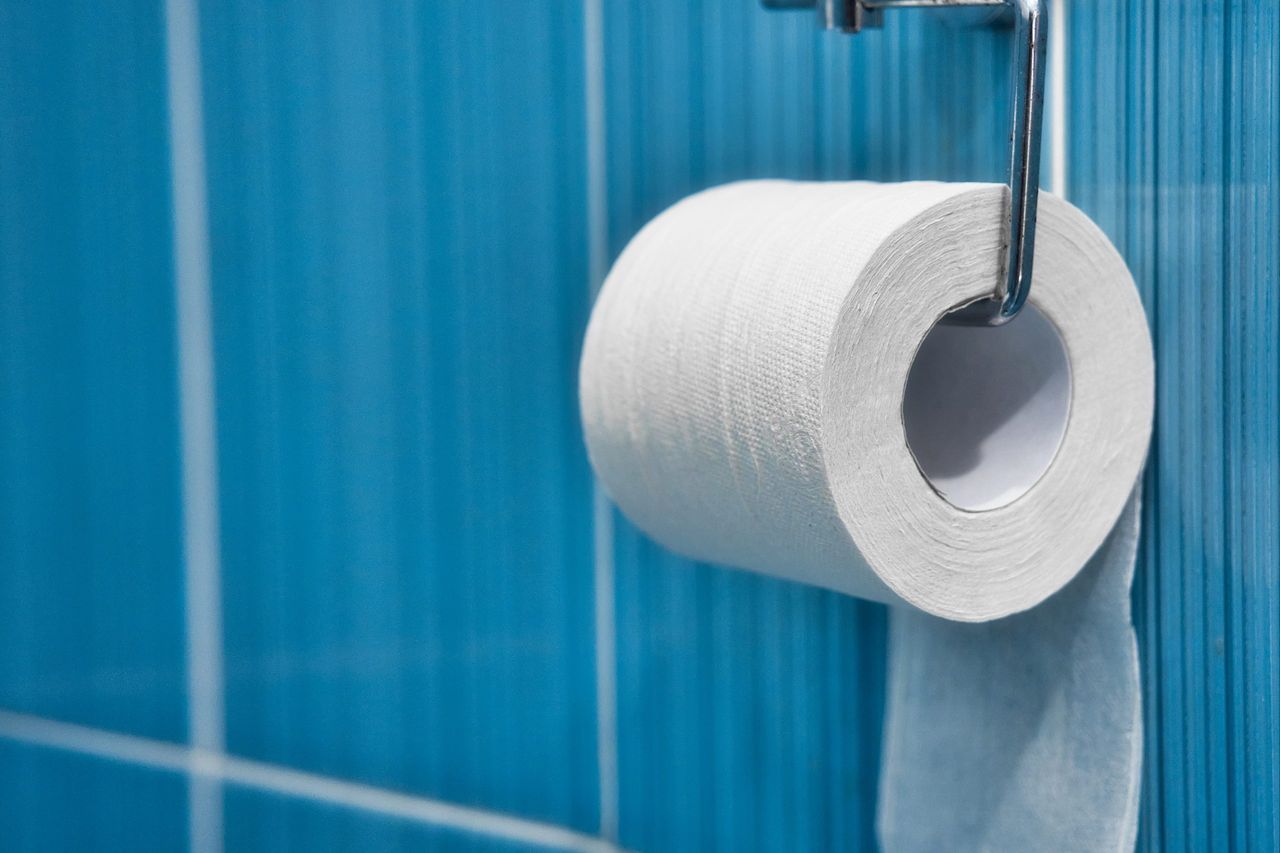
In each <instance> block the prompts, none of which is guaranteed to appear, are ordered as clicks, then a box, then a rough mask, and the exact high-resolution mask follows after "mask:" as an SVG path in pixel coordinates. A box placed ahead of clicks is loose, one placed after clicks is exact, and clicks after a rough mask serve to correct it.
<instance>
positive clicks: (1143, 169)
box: [1069, 0, 1280, 851]
mask: <svg viewBox="0 0 1280 853" xmlns="http://www.w3.org/2000/svg"><path fill="white" fill-rule="evenodd" d="M1070 9H1071V40H1072V42H1071V44H1072V48H1071V50H1072V66H1071V67H1072V76H1071V81H1070V98H1071V102H1070V103H1071V114H1072V117H1073V122H1072V125H1071V139H1070V151H1071V162H1070V180H1069V186H1070V192H1071V196H1072V199H1073V200H1074V201H1075V202H1076V203H1077V204H1079V205H1080V206H1081V207H1082V208H1083V209H1084V210H1085V211H1086V212H1088V213H1089V214H1090V215H1091V216H1093V217H1094V218H1095V219H1096V220H1097V221H1098V222H1099V224H1101V225H1102V227H1103V229H1104V230H1106V231H1107V233H1108V234H1109V235H1111V237H1112V239H1113V240H1115V242H1116V244H1117V245H1118V246H1119V247H1120V249H1121V251H1122V252H1123V254H1124V255H1125V257H1126V259H1127V260H1128V262H1129V265H1130V268H1131V269H1132V270H1133V272H1134V276H1135V278H1136V279H1137V281H1138V286H1139V288H1140V289H1141V290H1142V293H1143V298H1144V300H1145V301H1146V305H1147V311H1148V314H1149V316H1150V319H1151V323H1152V331H1153V335H1154V338H1155V344H1156V365H1157V385H1158V388H1157V411H1156V437H1155V444H1154V446H1153V451H1152V457H1151V461H1150V463H1149V465H1148V470H1147V478H1146V489H1147V500H1146V506H1145V509H1146V512H1145V517H1144V519H1143V527H1144V532H1143V548H1142V552H1141V555H1140V557H1139V570H1138V580H1137V585H1136V588H1135V611H1136V612H1135V617H1136V620H1137V622H1138V626H1139V643H1140V646H1141V652H1142V664H1143V676H1144V681H1145V686H1146V689H1145V701H1146V707H1145V709H1144V710H1145V715H1146V718H1145V724H1146V731H1147V745H1146V765H1145V775H1144V779H1143V812H1142V831H1141V839H1140V845H1139V846H1140V847H1141V848H1142V849H1144V850H1171V851H1176V850H1276V849H1280V824H1278V823H1277V816H1276V811H1277V805H1276V804H1277V803H1278V802H1280V787H1278V785H1280V752H1278V751H1277V749H1278V745H1280V736H1278V733H1280V674H1278V673H1277V663H1278V661H1280V649H1278V645H1280V619H1278V609H1280V438H1278V437H1277V426H1276V425H1277V423H1278V422H1280V370H1278V368H1277V364H1278V360H1277V352H1278V349H1277V345H1278V341H1280V320H1278V316H1280V313H1278V309H1277V305H1278V303H1277V295H1276V283H1277V281H1278V280H1280V141H1278V140H1280V9H1278V8H1277V6H1276V4H1275V3H1273V2H1270V0H1248V1H1247V2H1243V1H1242V2H1229V3H1220V4H1211V5H1210V6H1205V5H1204V4H1200V3H1191V2H1173V3H1158V2H1146V3H1136V4H1110V3H1103V2H1076V3H1072V4H1071V5H1070ZM1086 57H1089V59H1086Z"/></svg>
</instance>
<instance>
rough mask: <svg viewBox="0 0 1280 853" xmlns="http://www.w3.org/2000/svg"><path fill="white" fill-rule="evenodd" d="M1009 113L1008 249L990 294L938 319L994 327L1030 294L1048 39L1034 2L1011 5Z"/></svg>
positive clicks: (1010, 316) (1023, 0) (1014, 312)
mask: <svg viewBox="0 0 1280 853" xmlns="http://www.w3.org/2000/svg"><path fill="white" fill-rule="evenodd" d="M1013 5H1014V7H1015V10H1016V11H1017V14H1018V24H1017V27H1018V32H1017V36H1016V38H1015V39H1014V68H1015V73H1014V111H1013V134H1012V137H1011V143H1012V144H1011V152H1010V158H1009V214H1008V232H1009V233H1008V247H1007V250H1006V254H1005V263H1004V270H1003V275H1002V277H1001V281H1000V283H999V286H998V287H997V289H996V292H995V295H994V296H992V297H989V298H986V299H981V300H978V301H977V302H973V303H970V304H969V305H966V306H964V307H963V308H961V309H959V310H957V311H953V312H951V313H950V314H948V315H947V316H946V317H945V318H944V320H945V321H946V322H948V323H952V324H958V325H976V326H998V325H1000V324H1002V323H1006V322H1008V321H1009V320H1012V319H1013V318H1014V317H1015V316H1017V314H1018V312H1019V311H1020V310H1022V306H1023V305H1024V304H1026V301H1027V296H1028V295H1029V294H1030V293H1031V277H1032V272H1033V264H1034V261H1035V240H1036V213H1037V208H1038V204H1039V198H1040V139H1041V131H1042V129H1043V125H1044V76H1045V45H1046V44H1047V42H1048V38H1047V36H1048V34H1047V32H1046V28H1045V19H1044V15H1043V14H1042V10H1041V7H1040V2H1039V0H1015V2H1014V4H1013Z"/></svg>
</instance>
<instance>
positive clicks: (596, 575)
mask: <svg viewBox="0 0 1280 853" xmlns="http://www.w3.org/2000/svg"><path fill="white" fill-rule="evenodd" d="M603 15H604V8H603V5H602V3H601V0H583V14H582V27H583V38H582V50H583V81H584V82H583V100H584V104H583V106H584V114H585V118H586V121H585V123H584V125H585V129H586V146H585V148H586V160H587V187H586V188H587V253H588V262H587V270H588V277H589V282H588V284H589V287H590V292H591V295H592V297H593V298H594V296H595V294H596V292H597V291H598V290H599V288H600V285H601V284H602V283H603V282H604V277H605V272H606V269H607V266H608V262H609V258H608V254H609V245H608V239H609V237H608V221H607V217H608V185H607V180H608V176H607V173H606V165H607V164H606V162H605V157H606V145H607V140H606V138H605V136H606V131H605V120H606V112H605V110H606V107H605V81H604V19H603ZM591 497H592V527H593V537H592V544H593V553H592V558H593V572H592V575H593V581H594V586H595V653H596V658H595V667H596V768H597V774H598V776H599V787H600V834H601V836H603V837H604V838H606V839H609V840H610V841H616V840H617V838H618V677H617V620H616V619H615V616H614V613H615V606H616V603H615V600H614V596H615V591H614V589H615V585H614V566H613V549H614V541H613V540H614V537H613V507H612V506H611V505H610V503H609V499H608V498H607V497H606V496H605V494H604V492H603V491H602V490H601V488H600V484H599V483H598V482H597V481H596V480H595V478H594V476H593V477H592V485H591Z"/></svg>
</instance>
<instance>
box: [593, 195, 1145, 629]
mask: <svg viewBox="0 0 1280 853" xmlns="http://www.w3.org/2000/svg"><path fill="white" fill-rule="evenodd" d="M1003 192H1004V190H1003V188H1002V187H996V186H989V185H963V184H941V183H910V184H896V185H893V184H870V183H825V184H815V183H808V184H806V183H792V182H785V181H754V182H744V183H738V184H731V185H728V186H723V187H718V188H715V189H712V190H708V191H706V192H703V193H699V194H698V195H695V196H692V197H690V198H688V199H685V200H684V201H682V202H680V203H679V204H676V205H675V206H674V207H672V208H671V209H669V210H667V211H666V212H665V213H663V214H662V215H660V216H659V217H658V218H657V219H655V220H654V221H653V222H651V223H650V224H649V225H647V226H646V227H645V228H644V229H643V230H642V231H641V232H640V233H639V234H638V235H637V236H636V237H635V239H634V240H632V242H631V244H630V245H629V246H628V247H627V249H626V251H625V252H623V254H622V256H621V257H620V258H619V259H618V262H617V264H616V265H615V267H614V269H613V271H612V272H611V273H610V275H609V277H608V279H607V281H606V282H605V285H604V287H603V289H602V291H601V294H600V297H599V300H598V301H597V304H596V306H595V309H594V311H593V314H592V317H591V322H590V324H589V326H588V329H587V336H586V343H585V345H584V351H583V356H582V369H581V402H582V419H583V425H584V427H585V434H586V442H587V447H588V450H589V453H590V457H591V461H592V464H593V465H594V467H595V470H596V472H597V474H598V475H599V478H600V480H601V482H602V483H603V485H604V487H605V489H606V490H607V492H608V493H609V494H610V496H612V498H613V499H614V500H615V501H616V502H617V504H618V506H619V507H620V508H621V509H622V510H623V512H624V513H625V514H626V515H627V516H628V517H629V518H630V519H631V520H632V521H633V522H634V523H635V524H637V525H638V526H639V527H640V528H641V529H642V530H644V531H645V532H646V533H648V534H649V535H651V536H652V537H653V538H655V539H657V540H658V541H659V542H661V543H663V544H665V545H667V546H668V547H670V548H672V549H673V550H675V551H677V552H680V553H682V554H685V555H687V556H689V557H692V558H695V559H698V560H704V561H708V562H715V563H723V564H727V565H731V566H737V567H741V568H746V569H751V570H754V571H758V572H764V573H767V574H771V575H777V576H781V577H787V578H792V579H795V580H799V581H803V582H806V583H811V584H816V585H818V586H823V587H828V588H830V589H835V590H839V591H841V592H846V593H850V594H852V595H856V596H859V597H862V598H868V599H873V600H877V601H883V602H887V603H890V604H909V605H911V606H913V607H916V608H919V609H920V610H923V611H926V612H928V613H932V614H935V615H938V616H942V617H945V618H947V619H954V620H962V621H984V620H988V619H993V618H997V617H1001V616H1005V615H1008V614H1011V613H1015V612H1018V611H1021V610H1025V609H1027V608H1030V607H1033V606H1034V605H1036V604H1038V603H1039V602H1041V601H1043V600H1044V599H1045V598H1046V597H1048V596H1049V595H1051V594H1052V593H1054V592H1056V591H1057V590H1058V589H1060V588H1062V586H1063V585H1064V584H1066V583H1067V582H1068V581H1069V580H1071V578H1072V577H1074V576H1075V574H1076V573H1077V572H1079V571H1080V569H1081V568H1082V567H1083V566H1084V564H1085V562H1086V561H1087V560H1088V559H1089V557H1090V556H1091V555H1092V554H1093V553H1094V551H1096V550H1097V549H1098V546H1099V545H1100V544H1101V543H1102V541H1103V539H1104V538H1105V537H1106V535H1107V534H1108V532H1109V531H1110V530H1111V528H1112V527H1113V525H1114V524H1115V521H1116V519H1117V517H1118V516H1119V515H1120V511H1121V509H1122V508H1123V506H1124V503H1125V500H1126V499H1127V498H1128V496H1129V493H1130V491H1131V490H1132V488H1133V484H1134V481H1135V479H1136V478H1137V475H1138V472H1139V470H1140V468H1141V466H1142V464H1143V460H1144V458H1145V455H1146V448H1147V442H1148V438H1149V434H1150V429H1151V409H1152V381H1153V380H1152V376H1153V368H1152V358H1151V343H1150V339H1149V336H1148V333H1147V327H1146V321H1145V317H1144V315H1143V311H1142V306H1141V303H1140V302H1139V299H1138V295H1137V292H1136V290H1135V289H1134V286H1133V283H1132V279H1131V277H1130V276H1129V273H1128V271H1127V270H1126V268H1125V265H1124V263H1123V261H1122V260H1121V258H1120V256H1119V255H1118V254H1117V253H1116V251H1115V249H1114V248H1112V246H1111V245H1110V243H1108V242H1107V240H1106V238H1105V237H1104V236H1103V235H1102V233H1101V232H1100V231H1099V230H1098V229H1097V228H1096V227H1095V226H1094V225H1093V224H1092V223H1091V222H1090V221H1089V220H1088V219H1087V218H1086V217H1085V216H1084V215H1083V214H1081V213H1080V212H1079V211H1077V210H1076V209H1075V208H1073V207H1071V206H1070V205H1068V204H1066V203H1065V202H1063V201H1061V200H1059V199H1057V198H1054V197H1052V196H1042V197H1041V203H1040V217H1039V230H1038V232H1037V238H1036V275H1035V281H1034V286H1033V289H1032V293H1031V302H1030V305H1031V308H1030V310H1027V311H1025V312H1024V314H1025V315H1026V316H1025V318H1024V317H1023V316H1020V317H1018V318H1017V319H1015V320H1014V322H1013V323H1011V324H1009V325H1008V326H1007V327H1004V328H1002V329H997V330H994V331H993V330H990V329H947V328H940V329H939V330H938V331H937V333H936V334H933V335H931V334H930V331H931V329H933V327H934V325H935V324H936V323H937V321H938V319H939V318H940V317H941V316H942V315H943V314H944V313H946V312H947V311H949V310H952V309H954V308H955V307H957V306H958V305H961V304H963V303H966V302H969V301H972V300H973V299H976V298H980V297H983V296H988V295H990V293H991V291H992V289H993V286H994V282H996V281H997V279H998V276H999V262H1000V258H1001V257H1002V252H1001V250H1000V245H1001V238H1002V235H1003V230H1004V226H1003V215H1002V212H1001V211H1002V209H1003V198H1004V196H1003ZM913 368H915V369H914V370H913ZM909 377H910V378H911V380H912V381H911V383H908V378H909ZM909 384H910V386H912V387H909ZM904 423H905V426H904ZM908 439H912V441H911V443H910V445H909V443H908ZM913 450H914V452H913ZM926 473H928V474H930V475H931V478H932V482H931V480H930V479H927V478H926V476H924V474H926Z"/></svg>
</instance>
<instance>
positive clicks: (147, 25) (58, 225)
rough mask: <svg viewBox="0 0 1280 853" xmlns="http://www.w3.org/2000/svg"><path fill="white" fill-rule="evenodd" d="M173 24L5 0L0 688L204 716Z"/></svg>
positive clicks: (154, 726) (113, 721) (126, 725)
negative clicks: (183, 513) (178, 343)
mask: <svg viewBox="0 0 1280 853" xmlns="http://www.w3.org/2000/svg"><path fill="white" fill-rule="evenodd" d="M166 139H167V136H166V112H165V79H164V25H163V19H162V17H161V10H160V8H159V6H158V5H157V4H156V3H153V2H147V3H142V2H121V3H108V4H102V3H93V2H58V3H44V2H35V3H5V4H3V5H2V6H0V706H3V707H5V708H8V709H12V710H20V711H25V712H29V713H33V714H41V715H45V716H49V717H56V718H59V719H65V720H72V721H76V722H81V723H88V724H93V725H99V726H104V727H108V728H114V729H121V730H124V731H130V732H135V733H138V734H147V735H152V736H156V737H165V738H172V739H181V738H183V737H184V736H185V713H186V707H185V701H184V699H183V688H184V678H185V675H184V672H183V623H182V586H181V584H182V551H181V528H180V498H179V474H178V471H179V467H178V459H179V456H178V431H177V423H178V417H177V384H176V381H175V378H174V377H175V374H174V370H175V367H174V317H173V296H172V294H173V274H172V266H171V262H170V233H171V229H172V226H171V224H170V215H169V177H168V176H169V165H168V146H167V142H166Z"/></svg>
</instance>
